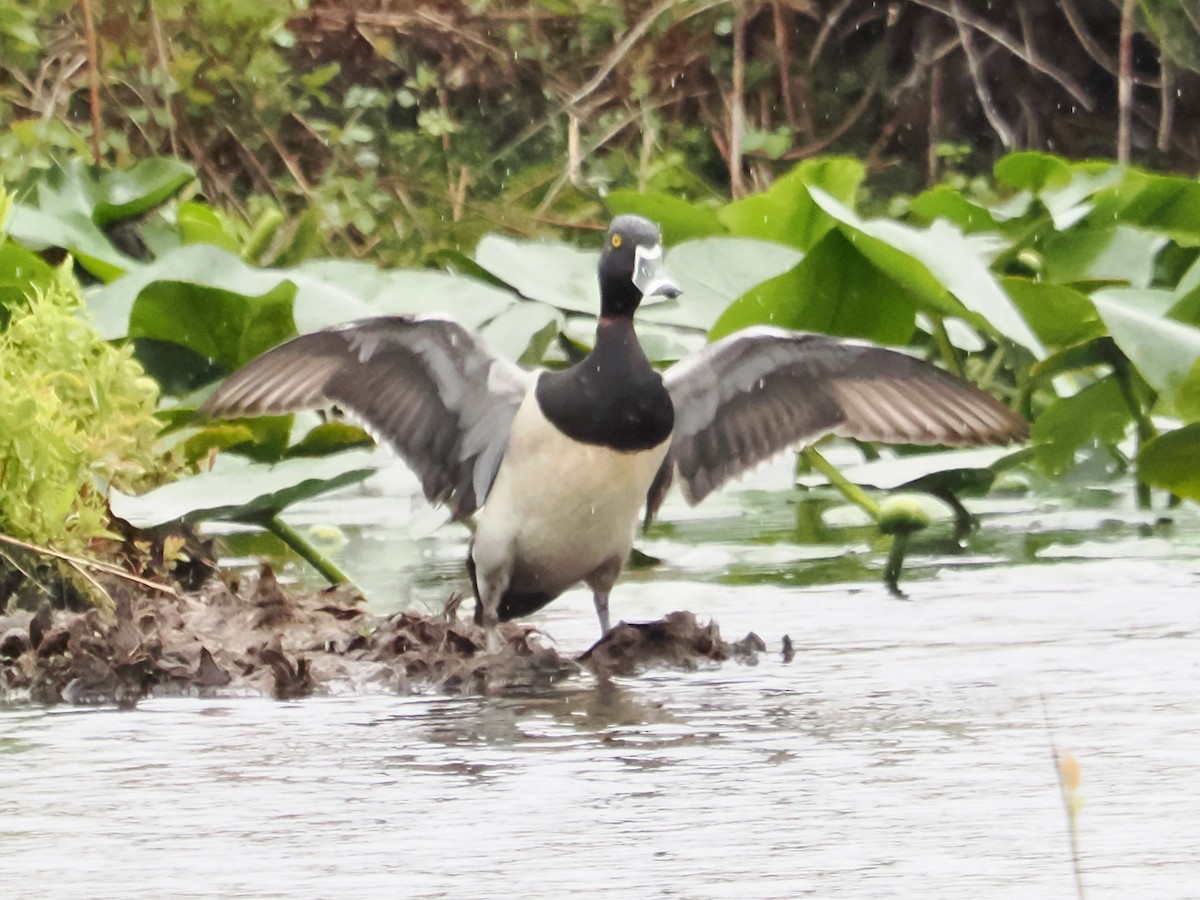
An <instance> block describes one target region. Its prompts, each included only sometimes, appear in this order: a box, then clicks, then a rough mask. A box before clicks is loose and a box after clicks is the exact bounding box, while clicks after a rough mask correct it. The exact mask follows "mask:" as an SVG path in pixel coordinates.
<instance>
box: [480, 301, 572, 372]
mask: <svg viewBox="0 0 1200 900" xmlns="http://www.w3.org/2000/svg"><path fill="white" fill-rule="evenodd" d="M562 321H563V317H562V313H560V312H559V311H558V310H556V309H555V308H554V307H552V306H547V305H546V304H545V303H529V302H521V301H518V302H516V303H514V304H512V305H511V306H509V307H508V308H507V309H505V310H504V311H503V312H501V313H500V315H498V316H496V317H495V318H494V319H492V320H491V321H490V322H488V323H487V324H486V325H484V326H483V327H482V328H481V329H480V330H479V333H480V334H481V335H482V336H483V338H484V340H486V341H487V342H488V344H489V345H490V346H491V347H492V348H494V349H495V350H496V351H498V352H499V353H502V354H503V355H505V356H507V357H508V358H509V359H511V360H514V361H516V360H525V361H528V362H530V363H531V364H534V365H536V364H538V363H540V362H541V361H542V356H543V355H544V354H545V352H546V348H547V347H548V346H549V345H550V342H551V341H552V340H554V338H555V337H556V336H557V335H558V332H559V329H560V328H561V327H562Z"/></svg>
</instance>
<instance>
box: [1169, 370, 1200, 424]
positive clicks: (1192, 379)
mask: <svg viewBox="0 0 1200 900" xmlns="http://www.w3.org/2000/svg"><path fill="white" fill-rule="evenodd" d="M1175 414H1176V415H1178V416H1179V418H1181V419H1183V421H1185V422H1200V359H1197V360H1196V361H1195V362H1194V363H1192V369H1191V371H1190V372H1188V373H1187V375H1186V376H1185V377H1184V379H1183V381H1182V382H1181V383H1180V385H1179V390H1178V391H1176V392H1175Z"/></svg>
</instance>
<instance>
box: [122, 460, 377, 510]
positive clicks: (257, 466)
mask: <svg viewBox="0 0 1200 900" xmlns="http://www.w3.org/2000/svg"><path fill="white" fill-rule="evenodd" d="M385 459H386V455H385V454H383V453H378V454H377V453H375V452H374V451H368V450H353V451H349V452H346V453H339V454H337V455H335V456H323V457H319V458H307V457H298V458H295V459H286V460H284V461H283V462H279V463H276V464H275V465H273V466H267V465H263V464H262V463H256V462H251V461H249V460H246V459H243V458H241V457H238V456H234V455H232V454H222V455H220V456H219V457H218V458H217V461H216V464H215V465H214V466H213V468H212V470H211V471H208V472H203V473H201V474H200V475H196V476H194V477H192V478H185V479H183V480H182V481H176V482H174V483H172V484H168V485H164V486H163V487H160V488H156V489H155V490H153V491H149V492H148V493H145V494H142V495H140V496H137V497H135V496H132V495H130V494H123V493H121V492H120V491H116V490H114V491H111V492H110V493H109V505H110V507H111V508H112V511H113V515H115V516H117V517H118V518H121V519H124V520H125V521H126V522H128V523H129V524H131V525H133V526H134V527H136V528H154V527H157V526H159V525H163V524H166V523H167V522H176V521H184V522H202V521H210V520H228V521H238V522H253V521H257V520H259V519H261V518H263V517H265V516H273V515H275V514H277V513H278V512H279V511H280V510H283V509H286V508H287V507H288V506H290V505H292V504H293V503H296V502H298V501H300V500H306V499H308V498H310V497H315V496H317V495H318V494H323V493H325V492H327V491H332V490H335V489H337V488H340V487H345V486H346V485H348V484H354V483H355V482H358V481H362V480H363V479H364V478H366V477H368V476H369V475H371V474H372V473H373V472H374V471H375V470H376V469H377V468H379V466H380V465H382V464H383V461H384V460H385Z"/></svg>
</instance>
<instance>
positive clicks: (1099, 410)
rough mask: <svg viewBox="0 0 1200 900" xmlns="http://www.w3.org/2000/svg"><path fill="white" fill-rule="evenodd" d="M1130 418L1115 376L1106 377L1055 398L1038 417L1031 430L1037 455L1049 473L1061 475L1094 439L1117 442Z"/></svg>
mask: <svg viewBox="0 0 1200 900" xmlns="http://www.w3.org/2000/svg"><path fill="white" fill-rule="evenodd" d="M1131 421H1133V415H1132V413H1131V412H1130V411H1129V406H1128V405H1127V404H1126V403H1125V398H1124V396H1123V395H1122V393H1121V386H1120V385H1119V384H1118V383H1117V380H1116V378H1114V377H1112V376H1109V377H1107V378H1103V379H1101V380H1100V381H1097V382H1094V383H1093V384H1090V385H1088V386H1087V387H1085V388H1084V389H1083V390H1081V391H1080V392H1079V393H1077V394H1075V395H1074V396H1072V397H1063V398H1061V399H1059V400H1056V401H1055V402H1054V403H1052V404H1051V405H1050V406H1049V407H1047V408H1046V410H1045V411H1044V412H1043V413H1042V414H1041V415H1040V416H1038V418H1037V420H1036V421H1035V422H1034V423H1033V426H1032V428H1031V429H1030V432H1031V433H1030V437H1031V440H1032V441H1033V451H1034V458H1035V459H1036V460H1037V462H1038V465H1040V466H1041V467H1042V468H1043V469H1044V470H1045V471H1046V472H1048V473H1049V474H1051V475H1061V474H1063V473H1064V472H1066V471H1067V470H1068V469H1070V468H1071V466H1072V465H1073V463H1074V461H1075V451H1077V450H1078V449H1079V448H1080V447H1082V446H1084V445H1085V444H1089V443H1091V442H1092V441H1094V440H1098V441H1100V442H1101V443H1106V444H1116V443H1118V442H1119V441H1120V440H1121V439H1122V438H1123V437H1124V436H1125V429H1126V428H1127V427H1128V426H1129V423H1130V422H1131Z"/></svg>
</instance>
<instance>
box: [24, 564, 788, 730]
mask: <svg viewBox="0 0 1200 900" xmlns="http://www.w3.org/2000/svg"><path fill="white" fill-rule="evenodd" d="M105 587H106V589H107V590H108V591H109V593H110V595H111V596H112V597H113V599H114V601H115V606H116V611H115V615H113V616H111V617H109V618H105V617H104V616H102V615H101V614H100V613H99V612H98V611H96V610H94V609H92V610H88V611H86V612H73V611H68V610H52V609H51V608H50V606H48V605H47V606H43V607H42V608H41V609H40V610H39V611H38V612H37V613H36V614H31V613H28V612H16V613H13V614H10V615H6V616H0V700H7V701H9V702H20V701H33V702H37V703H46V704H51V703H58V702H64V701H65V702H67V703H73V704H109V703H116V704H118V705H121V706H133V705H134V704H136V703H137V702H138V700H140V699H141V698H142V697H145V696H147V695H149V694H154V695H156V696H164V695H165V696H170V695H191V696H204V695H238V694H270V695H272V696H275V697H278V698H281V699H287V698H293V697H303V696H306V695H308V694H312V693H347V692H357V691H369V690H385V691H389V692H396V693H401V694H409V693H418V692H440V693H449V694H460V693H472V694H475V693H488V692H490V691H495V690H500V689H506V688H512V687H533V686H545V685H549V684H552V683H554V682H557V681H559V680H561V679H563V678H567V677H570V676H573V675H577V674H579V673H580V671H581V665H580V664H582V666H583V667H584V668H586V669H587V670H588V671H590V672H591V673H593V674H594V675H596V676H597V677H599V678H607V677H609V676H615V675H630V674H634V673H637V672H641V671H644V670H645V669H647V668H651V667H654V666H663V665H669V666H675V667H681V668H696V667H698V666H700V665H704V664H712V663H717V662H721V661H724V660H727V659H731V658H741V659H750V660H753V659H754V658H755V653H757V652H758V651H760V650H762V649H765V648H764V645H763V643H762V641H761V640H759V639H758V638H757V637H756V636H754V635H750V636H748V637H747V638H746V639H744V640H743V641H740V642H737V643H735V644H729V643H726V642H725V641H723V640H722V639H721V636H720V632H719V630H718V629H717V626H716V624H715V623H712V622H710V623H708V624H707V625H704V626H701V625H700V624H699V623H698V622H697V621H696V618H695V616H693V615H692V614H691V613H672V614H671V615H670V616H668V617H666V618H665V619H663V620H661V621H658V622H651V623H647V624H634V625H630V624H626V623H624V622H622V623H621V624H619V625H618V626H617V627H616V628H614V629H612V631H611V632H610V633H609V634H608V635H606V636H605V637H604V638H603V639H602V640H601V641H599V642H597V644H596V645H594V646H593V647H592V648H590V649H589V650H588V651H587V652H586V653H584V654H583V656H581V657H580V658H579V661H578V662H577V661H575V660H573V659H570V658H568V657H565V656H563V655H562V654H560V653H559V652H558V650H557V649H555V647H554V645H553V643H552V642H551V640H550V639H549V638H548V637H547V636H546V635H545V634H544V633H543V632H541V631H539V630H538V629H537V628H535V627H533V626H530V625H522V624H519V623H512V622H509V623H505V624H503V625H502V626H501V631H500V635H501V640H502V646H501V648H500V650H499V651H498V652H495V653H489V652H487V641H486V638H485V635H484V633H483V630H482V629H481V628H479V627H478V626H476V625H475V624H474V623H473V622H472V621H470V620H469V619H467V618H464V617H460V616H459V614H458V606H459V602H460V601H461V598H457V599H455V600H452V601H451V602H450V603H448V604H447V607H446V610H445V611H444V612H443V613H442V614H440V615H434V616H425V615H420V614H417V613H412V612H404V613H397V614H395V615H390V616H378V615H374V614H372V613H370V612H369V611H367V610H366V609H365V608H364V606H363V603H362V598H361V597H360V596H358V595H357V594H355V593H353V592H352V591H349V590H346V589H343V588H337V589H330V590H327V591H322V592H319V593H311V594H306V593H299V592H295V591H291V590H285V589H284V588H283V587H282V586H281V585H280V584H279V583H278V582H277V581H276V579H275V575H274V574H273V573H272V571H271V569H270V568H269V567H268V566H263V567H262V568H261V569H260V571H259V572H258V574H257V576H254V577H250V578H247V579H245V580H244V581H243V583H241V584H238V583H232V584H228V583H226V582H224V581H222V580H220V579H212V580H210V581H208V582H207V583H206V584H205V585H203V587H202V588H201V589H200V590H198V591H194V592H184V591H182V590H179V591H176V592H175V593H173V594H170V593H159V594H155V593H140V592H135V591H134V590H131V586H130V585H129V584H128V583H125V582H121V581H116V580H114V581H113V582H112V583H111V584H106V585H105Z"/></svg>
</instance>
